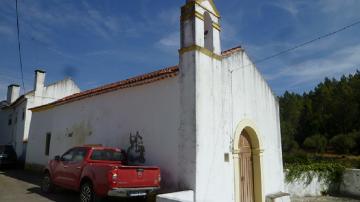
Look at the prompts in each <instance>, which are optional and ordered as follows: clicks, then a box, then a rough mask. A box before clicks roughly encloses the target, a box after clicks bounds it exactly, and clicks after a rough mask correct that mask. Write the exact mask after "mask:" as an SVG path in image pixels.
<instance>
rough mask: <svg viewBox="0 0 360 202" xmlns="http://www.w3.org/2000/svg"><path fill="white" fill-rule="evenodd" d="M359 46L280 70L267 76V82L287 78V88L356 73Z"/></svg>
mask: <svg viewBox="0 0 360 202" xmlns="http://www.w3.org/2000/svg"><path fill="white" fill-rule="evenodd" d="M359 55H360V45H356V46H351V47H346V48H343V49H340V50H336V51H335V52H333V53H332V54H330V55H328V56H326V57H325V58H317V59H312V60H308V61H305V62H302V63H299V64H296V65H293V66H290V67H286V68H282V69H281V70H280V71H279V72H277V73H274V74H268V75H267V76H266V78H267V79H268V80H280V79H285V78H288V79H290V80H291V81H292V82H291V84H290V85H288V87H292V86H295V85H300V84H306V83H307V82H314V81H321V80H323V79H324V78H325V77H338V76H340V75H343V74H348V73H351V72H354V71H356V70H357V69H358V68H359V65H360V57H359Z"/></svg>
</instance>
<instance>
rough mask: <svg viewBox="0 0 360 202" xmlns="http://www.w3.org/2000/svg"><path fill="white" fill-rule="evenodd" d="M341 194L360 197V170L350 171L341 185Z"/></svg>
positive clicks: (345, 174)
mask: <svg viewBox="0 0 360 202" xmlns="http://www.w3.org/2000/svg"><path fill="white" fill-rule="evenodd" d="M340 193H341V194H343V195H346V196H355V197H360V169H348V170H346V172H345V173H344V176H343V181H342V183H341V185H340Z"/></svg>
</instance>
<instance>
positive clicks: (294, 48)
mask: <svg viewBox="0 0 360 202" xmlns="http://www.w3.org/2000/svg"><path fill="white" fill-rule="evenodd" d="M359 24H360V20H358V21H356V22H354V23H352V24H350V25H347V26H345V27H342V28H340V29H337V30H335V31H333V32H329V33H327V34H324V35H322V36H319V37H317V38H314V39H312V40H310V41H306V42H304V43H301V44H298V45H296V46H294V47H291V48H288V49H285V50H283V51H280V52H278V53H275V54H273V55H270V56H267V57H265V58H262V59H259V60H255V61H254V64H259V63H262V62H265V61H267V60H271V59H273V58H275V57H278V56H280V55H284V54H286V53H288V52H291V51H294V50H296V49H299V48H301V47H304V46H306V45H309V44H311V43H314V42H316V41H319V40H322V39H324V38H328V37H330V36H333V35H335V34H337V33H339V32H342V31H345V30H347V29H349V28H351V27H354V26H356V25H359ZM249 65H252V64H248V65H244V66H242V67H241V68H243V67H245V66H249ZM237 69H240V68H237ZM237 69H233V70H232V71H231V72H233V71H235V70H237Z"/></svg>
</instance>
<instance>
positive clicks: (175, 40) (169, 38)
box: [157, 32, 180, 48]
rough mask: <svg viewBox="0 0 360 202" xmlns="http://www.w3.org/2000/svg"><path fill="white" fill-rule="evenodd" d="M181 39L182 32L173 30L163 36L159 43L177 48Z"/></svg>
mask: <svg viewBox="0 0 360 202" xmlns="http://www.w3.org/2000/svg"><path fill="white" fill-rule="evenodd" d="M179 40H180V33H179V32H173V33H170V34H168V35H166V36H164V37H163V38H161V39H160V40H159V41H158V43H157V44H159V45H160V46H163V47H166V48H169V47H170V48H177V47H179V43H180V42H179Z"/></svg>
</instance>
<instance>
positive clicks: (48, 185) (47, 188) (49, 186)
mask: <svg viewBox="0 0 360 202" xmlns="http://www.w3.org/2000/svg"><path fill="white" fill-rule="evenodd" d="M54 188H55V186H54V184H53V182H52V180H51V176H50V174H49V173H45V175H44V178H43V180H42V182H41V191H42V192H44V193H47V194H48V193H51V192H53V191H54Z"/></svg>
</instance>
